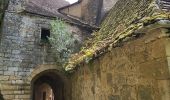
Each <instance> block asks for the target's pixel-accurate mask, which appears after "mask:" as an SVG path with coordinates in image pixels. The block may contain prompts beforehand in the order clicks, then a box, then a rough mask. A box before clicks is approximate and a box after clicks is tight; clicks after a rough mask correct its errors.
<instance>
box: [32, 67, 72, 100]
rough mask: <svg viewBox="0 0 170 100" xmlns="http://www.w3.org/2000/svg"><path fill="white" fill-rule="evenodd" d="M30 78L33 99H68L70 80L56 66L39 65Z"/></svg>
mask: <svg viewBox="0 0 170 100" xmlns="http://www.w3.org/2000/svg"><path fill="white" fill-rule="evenodd" d="M30 79H31V90H32V96H31V99H32V100H68V98H69V84H68V83H69V80H68V79H67V77H66V76H65V75H64V74H63V73H62V72H60V71H59V70H57V69H56V66H52V65H42V66H39V67H38V68H37V69H35V70H34V71H33V72H32V75H31V76H30Z"/></svg>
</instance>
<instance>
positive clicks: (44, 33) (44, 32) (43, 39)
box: [41, 28, 50, 43]
mask: <svg viewBox="0 0 170 100" xmlns="http://www.w3.org/2000/svg"><path fill="white" fill-rule="evenodd" d="M48 37H50V30H49V29H45V28H42V29H41V42H43V43H48V42H49V40H48Z"/></svg>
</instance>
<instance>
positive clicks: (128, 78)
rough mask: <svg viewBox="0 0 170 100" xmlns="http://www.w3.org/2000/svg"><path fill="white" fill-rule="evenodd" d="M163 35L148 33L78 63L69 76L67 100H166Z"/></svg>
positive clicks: (168, 90) (168, 93) (169, 83)
mask: <svg viewBox="0 0 170 100" xmlns="http://www.w3.org/2000/svg"><path fill="white" fill-rule="evenodd" d="M164 36H166V34H162V31H161V30H160V29H156V30H153V31H150V32H148V33H146V35H144V36H142V37H140V38H138V39H134V40H131V41H129V42H126V43H124V44H123V45H122V46H120V47H116V48H114V49H112V50H111V51H110V52H108V53H106V54H105V55H103V56H100V57H99V58H97V59H95V60H93V61H91V62H90V63H89V64H81V67H79V68H78V69H77V70H76V72H75V73H74V74H73V75H72V76H71V80H72V91H71V93H72V99H71V100H169V97H170V87H169V86H170V80H169V79H170V73H169V69H170V68H169V67H168V63H167V61H168V60H167V55H166V54H167V52H166V49H165V48H166V45H167V44H170V42H169V41H170V39H169V38H167V37H164ZM169 50H170V49H169Z"/></svg>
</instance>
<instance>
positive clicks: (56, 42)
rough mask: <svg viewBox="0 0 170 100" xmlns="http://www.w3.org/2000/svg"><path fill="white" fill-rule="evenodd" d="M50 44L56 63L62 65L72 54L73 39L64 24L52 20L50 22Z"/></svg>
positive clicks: (60, 21)
mask: <svg viewBox="0 0 170 100" xmlns="http://www.w3.org/2000/svg"><path fill="white" fill-rule="evenodd" d="M51 33H52V34H51V36H50V37H49V41H50V44H51V45H52V49H53V51H54V53H55V57H56V61H57V63H59V64H61V65H64V64H65V63H66V62H67V61H68V58H69V57H70V56H71V54H72V53H74V51H75V49H74V47H75V41H76V39H75V37H74V36H73V34H72V33H71V32H69V30H68V27H67V25H66V23H65V22H64V21H62V20H59V19H57V20H54V21H52V22H51Z"/></svg>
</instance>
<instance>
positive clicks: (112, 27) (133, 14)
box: [66, 0, 170, 71]
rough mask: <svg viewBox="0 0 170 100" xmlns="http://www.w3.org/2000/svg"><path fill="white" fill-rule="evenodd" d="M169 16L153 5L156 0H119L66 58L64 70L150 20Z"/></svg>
mask: <svg viewBox="0 0 170 100" xmlns="http://www.w3.org/2000/svg"><path fill="white" fill-rule="evenodd" d="M169 16H170V13H167V12H163V11H161V10H159V9H158V8H157V4H156V0H119V1H118V2H117V3H116V4H115V6H114V7H113V8H112V9H111V11H110V13H109V14H108V16H107V17H106V19H105V20H104V22H103V23H102V25H101V29H100V31H99V32H95V33H94V34H93V38H91V39H89V40H88V41H86V43H85V45H84V47H83V49H82V51H81V52H80V53H79V54H76V55H74V56H73V57H72V58H71V59H70V61H69V63H68V65H67V66H66V71H69V70H72V69H74V68H75V66H76V65H78V64H80V63H82V62H84V61H86V59H92V58H95V57H96V56H98V55H101V54H103V53H104V52H107V51H109V50H110V49H112V48H113V47H115V46H117V44H119V43H120V42H121V41H123V39H125V38H126V37H133V36H134V35H136V34H135V31H136V30H139V29H141V28H143V27H145V26H146V25H150V24H153V23H152V22H155V21H156V20H157V19H169Z"/></svg>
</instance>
